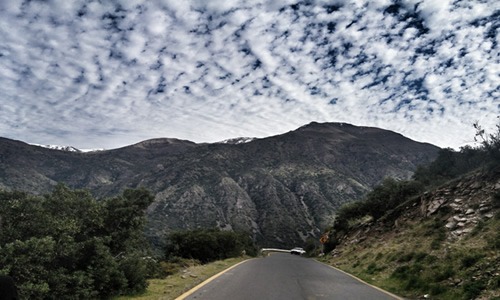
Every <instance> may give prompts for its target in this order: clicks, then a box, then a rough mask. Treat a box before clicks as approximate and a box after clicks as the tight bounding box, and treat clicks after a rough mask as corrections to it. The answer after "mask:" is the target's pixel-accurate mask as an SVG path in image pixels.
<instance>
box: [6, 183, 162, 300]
mask: <svg viewBox="0 0 500 300" xmlns="http://www.w3.org/2000/svg"><path fill="white" fill-rule="evenodd" d="M152 200H153V196H152V195H151V194H150V193H149V192H147V191H145V190H126V191H125V192H124V193H123V194H122V196H119V197H115V198H112V199H103V200H100V201H97V200H96V199H94V198H93V197H92V196H91V195H90V193H89V192H87V191H81V190H70V189H69V188H67V187H66V186H64V185H58V186H57V187H56V188H55V189H54V191H53V192H52V193H50V194H47V195H44V196H30V195H28V194H25V193H19V192H5V191H0V212H1V214H2V216H1V222H2V224H1V225H2V230H0V274H5V275H9V276H12V277H13V278H14V279H15V281H16V283H17V285H18V289H19V294H20V298H22V299H68V298H74V299H98V298H107V297H110V296H112V295H118V294H123V293H129V292H137V291H142V290H144V289H145V287H146V276H147V272H146V266H145V261H144V260H143V259H141V258H140V257H141V256H143V254H144V253H147V251H148V246H147V244H146V243H145V242H144V236H143V227H144V224H145V216H144V210H145V209H146V207H147V206H148V205H149V204H150V203H151V202H152Z"/></svg>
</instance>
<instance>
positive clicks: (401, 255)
mask: <svg viewBox="0 0 500 300" xmlns="http://www.w3.org/2000/svg"><path fill="white" fill-rule="evenodd" d="M331 235H334V233H333V232H332V233H331ZM337 238H338V241H339V245H337V247H336V248H335V250H333V251H332V252H331V253H329V254H327V255H326V256H325V258H324V260H325V261H327V262H328V263H330V264H332V265H335V266H337V267H339V268H341V269H344V270H347V271H349V272H350V273H352V274H355V275H357V276H359V277H361V278H363V279H364V280H366V281H368V282H372V283H375V284H377V285H378V286H381V287H384V288H386V289H388V290H391V291H393V292H395V293H397V294H399V295H402V296H405V297H407V298H409V299H420V298H424V296H425V295H426V296H425V298H428V299H498V298H499V297H500V173H498V170H493V171H489V172H485V171H476V172H473V173H471V174H468V175H466V176H463V177H460V178H458V179H455V180H452V181H450V182H447V183H446V184H444V185H442V186H440V187H438V188H435V189H433V190H430V191H428V192H425V193H423V194H421V195H419V196H418V197H413V198H411V199H410V200H409V201H407V202H405V203H404V204H402V205H400V206H398V207H397V208H396V209H394V210H392V211H390V212H388V213H387V214H386V215H385V216H384V217H382V218H380V219H379V220H377V221H373V220H372V219H371V218H363V219H361V220H358V222H355V223H353V224H352V227H351V228H350V229H349V230H348V231H347V232H344V233H342V234H340V236H338V237H337Z"/></svg>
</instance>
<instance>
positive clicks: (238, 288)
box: [186, 253, 398, 300]
mask: <svg viewBox="0 0 500 300" xmlns="http://www.w3.org/2000/svg"><path fill="white" fill-rule="evenodd" d="M186 299H191V300H192V299H197V300H200V299H203V300H225V299H234V300H246V299H248V300H250V299H251V300H255V299H257V300H267V299H269V300H281V299H286V300H295V299H306V300H314V299H339V300H340V299H342V300H349V299H352V300H354V299H357V300H362V299H367V300H368V299H369V300H382V299H383V300H387V299H392V300H394V299H398V298H395V297H392V296H390V295H389V294H386V293H384V292H381V291H379V290H377V289H375V288H373V287H371V286H368V285H366V284H364V283H362V282H360V281H358V280H356V279H354V278H352V277H350V276H348V275H346V274H344V273H342V272H339V271H337V270H335V269H333V268H331V267H329V266H326V265H324V264H322V263H319V262H317V261H314V260H313V259H309V258H304V257H299V256H295V255H291V254H286V253H275V254H272V255H271V256H268V257H265V258H257V259H252V260H249V261H247V262H245V263H243V264H241V265H239V266H237V267H236V268H233V269H231V270H229V271H228V272H226V273H224V274H222V275H221V276H219V277H217V278H216V279H215V280H213V281H211V282H209V283H208V284H206V285H204V286H203V287H201V288H200V289H198V290H197V291H195V292H194V293H193V294H191V295H190V296H189V297H187V298H186Z"/></svg>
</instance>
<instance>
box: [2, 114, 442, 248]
mask: <svg viewBox="0 0 500 300" xmlns="http://www.w3.org/2000/svg"><path fill="white" fill-rule="evenodd" d="M437 151H438V148H437V147H435V146H432V145H430V144H423V143H417V142H415V141H412V140H410V139H407V138H405V137H403V136H401V135H399V134H397V133H394V132H390V131H386V130H382V129H378V128H368V127H356V126H352V125H349V124H342V123H324V124H319V123H311V124H309V125H306V126H303V127H301V128H299V129H297V130H295V131H291V132H288V133H286V134H283V135H279V136H274V137H269V138H265V139H255V140H251V141H249V142H246V143H217V144H195V143H192V142H189V141H182V140H176V139H155V140H148V141H144V142H141V143H138V144H135V145H132V146H128V147H124V148H120V149H115V150H108V151H101V152H90V153H71V152H62V151H57V150H51V149H45V148H41V147H35V146H30V145H27V144H25V143H22V142H18V141H12V140H7V139H1V140H0V167H1V168H0V187H2V188H6V189H20V190H25V191H29V192H33V193H44V192H47V191H48V190H50V189H51V187H52V186H54V185H55V184H56V183H57V182H63V183H66V184H67V185H69V186H71V187H74V188H86V189H90V190H91V191H92V192H93V193H94V194H95V195H97V196H102V197H105V196H112V195H116V194H118V193H119V192H120V191H122V190H123V189H124V188H129V187H130V188H135V187H141V186H142V187H146V188H148V189H150V190H151V191H153V192H154V193H155V195H156V198H155V202H154V203H153V204H152V205H151V206H150V207H149V209H148V217H149V220H150V222H149V225H148V235H149V236H150V237H151V238H152V240H154V241H155V243H157V244H161V239H162V236H163V234H164V233H166V232H168V231H170V230H172V229H179V228H184V229H187V228H196V227H220V228H225V229H233V230H245V231H248V232H251V233H252V235H253V236H254V238H255V239H256V240H257V241H258V242H259V243H260V244H261V245H266V246H285V247H290V246H294V245H296V244H298V243H303V242H304V241H305V240H306V239H307V238H308V237H314V238H316V237H317V236H318V235H319V233H320V228H323V227H324V226H326V225H327V224H329V222H330V221H331V216H332V215H333V213H334V212H335V210H336V209H337V208H338V207H339V206H340V205H341V204H343V203H345V202H348V201H352V200H354V199H358V198H359V197H361V196H362V195H364V194H365V193H366V192H367V191H369V190H370V189H371V188H372V187H373V186H374V185H375V184H377V183H378V182H380V181H381V180H382V179H383V178H384V177H387V176H391V177H395V178H402V179H404V178H408V177H409V176H411V174H412V172H413V171H414V170H415V168H416V166H417V165H419V164H425V163H428V162H430V161H431V160H433V159H434V158H435V157H436V154H437Z"/></svg>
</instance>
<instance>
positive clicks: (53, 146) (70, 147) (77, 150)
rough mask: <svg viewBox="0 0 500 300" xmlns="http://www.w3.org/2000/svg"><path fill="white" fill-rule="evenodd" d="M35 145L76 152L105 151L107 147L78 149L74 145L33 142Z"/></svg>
mask: <svg viewBox="0 0 500 300" xmlns="http://www.w3.org/2000/svg"><path fill="white" fill-rule="evenodd" d="M31 145H33V146H38V147H43V148H47V149H52V150H59V151H66V152H76V153H86V152H96V151H104V150H105V149H78V148H75V147H73V146H60V145H41V144H31Z"/></svg>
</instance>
